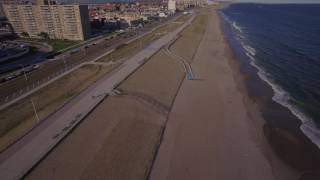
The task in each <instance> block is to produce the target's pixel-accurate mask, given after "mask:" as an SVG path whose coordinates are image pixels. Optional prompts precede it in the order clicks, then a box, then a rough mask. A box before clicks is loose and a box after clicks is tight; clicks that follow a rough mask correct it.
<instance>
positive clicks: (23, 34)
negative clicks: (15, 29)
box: [21, 32, 30, 38]
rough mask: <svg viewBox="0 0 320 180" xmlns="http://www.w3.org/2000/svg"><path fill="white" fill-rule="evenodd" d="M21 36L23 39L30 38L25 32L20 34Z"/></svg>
mask: <svg viewBox="0 0 320 180" xmlns="http://www.w3.org/2000/svg"><path fill="white" fill-rule="evenodd" d="M21 36H23V37H25V38H28V37H30V36H29V34H28V33H27V32H22V33H21Z"/></svg>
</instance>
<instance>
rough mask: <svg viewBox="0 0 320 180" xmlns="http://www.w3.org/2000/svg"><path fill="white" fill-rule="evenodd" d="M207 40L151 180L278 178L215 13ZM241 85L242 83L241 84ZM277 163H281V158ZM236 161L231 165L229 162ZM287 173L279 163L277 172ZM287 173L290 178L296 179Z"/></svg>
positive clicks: (179, 99) (181, 94)
mask: <svg viewBox="0 0 320 180" xmlns="http://www.w3.org/2000/svg"><path fill="white" fill-rule="evenodd" d="M209 16H210V18H209V23H208V26H207V30H206V32H205V34H204V40H203V41H202V42H201V44H200V47H201V48H199V50H198V52H197V54H196V56H195V59H194V61H192V68H193V72H194V74H195V77H196V79H195V80H194V81H186V80H185V81H184V82H183V84H182V86H181V89H180V91H179V93H178V95H177V98H176V100H175V102H174V105H173V108H172V110H171V112H170V114H169V118H168V122H167V125H166V128H165V132H164V135H163V138H162V139H163V141H162V143H161V146H160V148H159V151H158V154H157V157H156V160H155V162H154V165H153V169H152V172H151V176H150V177H151V179H152V180H157V179H159V180H160V179H161V180H162V179H212V178H213V179H224V180H228V179H230V180H231V179H260V180H262V179H265V180H269V179H270V180H271V179H278V178H275V177H280V175H278V174H277V173H275V172H274V166H272V165H273V164H271V163H270V158H269V157H268V153H269V152H270V151H269V149H266V148H265V144H264V142H262V141H261V138H263V131H262V128H259V127H258V125H259V124H258V123H255V122H254V123H253V122H252V121H253V120H255V119H254V118H255V117H256V113H255V112H256V111H255V109H251V106H249V105H248V103H247V102H248V101H246V99H248V98H247V96H245V93H244V92H243V91H242V90H243V88H242V87H244V86H239V83H238V82H236V81H237V80H239V79H235V76H237V74H235V73H236V72H238V71H236V69H235V68H234V67H231V64H230V62H235V61H234V59H233V58H234V56H233V53H232V51H231V49H230V48H229V46H228V44H227V42H226V41H225V38H224V35H223V31H221V24H220V23H219V22H220V19H219V17H218V12H217V8H210V12H209ZM240 85H241V84H240ZM276 160H277V159H276ZM230 162H232V163H230ZM279 167H280V168H285V166H284V165H282V164H280V165H279V166H277V167H276V168H279ZM285 170H286V172H285V173H286V174H285V175H281V177H286V179H288V180H289V179H290V180H293V178H292V177H294V176H295V175H296V174H292V173H289V172H290V170H287V169H285Z"/></svg>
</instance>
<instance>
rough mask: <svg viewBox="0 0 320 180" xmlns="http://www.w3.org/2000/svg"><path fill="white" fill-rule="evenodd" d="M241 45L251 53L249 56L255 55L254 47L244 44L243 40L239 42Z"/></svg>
mask: <svg viewBox="0 0 320 180" xmlns="http://www.w3.org/2000/svg"><path fill="white" fill-rule="evenodd" d="M241 45H242V47H243V48H244V49H245V50H246V51H247V52H248V53H249V54H250V55H251V56H255V55H256V49H254V48H253V47H251V46H249V45H246V44H244V43H243V42H242V43H241Z"/></svg>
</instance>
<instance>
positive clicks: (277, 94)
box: [243, 46, 320, 148]
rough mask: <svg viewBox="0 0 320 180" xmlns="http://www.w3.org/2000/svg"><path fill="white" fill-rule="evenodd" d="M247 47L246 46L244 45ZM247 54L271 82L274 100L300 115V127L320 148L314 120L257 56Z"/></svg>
mask: <svg viewBox="0 0 320 180" xmlns="http://www.w3.org/2000/svg"><path fill="white" fill-rule="evenodd" d="M243 48H244V49H245V47H244V46H243ZM245 50H246V49H245ZM246 55H247V56H248V57H249V58H250V60H251V62H250V65H252V66H254V67H255V68H256V69H257V70H258V76H259V77H260V79H262V80H263V81H265V82H266V83H267V84H269V85H270V86H271V88H272V90H273V92H274V95H273V97H272V100H273V101H275V102H277V103H278V104H280V105H282V106H284V107H286V108H288V109H289V110H290V111H291V113H292V114H294V115H295V116H296V117H298V118H299V119H300V120H301V121H302V125H301V126H300V129H301V130H302V132H303V133H304V134H305V135H306V136H307V137H308V138H309V139H310V140H311V141H312V142H313V143H314V144H316V145H317V146H318V148H320V130H319V129H318V128H317V126H316V125H315V123H314V122H313V120H312V119H311V118H310V117H308V116H307V115H306V114H304V113H303V112H301V110H300V109H299V108H298V107H297V106H295V105H294V104H292V103H290V99H291V97H290V94H289V93H288V92H286V91H285V90H283V89H282V88H281V87H280V86H279V85H277V84H276V83H275V82H274V81H273V80H272V78H271V76H270V75H269V74H268V73H266V71H265V70H264V69H263V68H261V67H259V66H258V65H257V64H256V60H255V58H254V57H253V56H252V55H251V54H250V53H249V52H248V51H247V52H246Z"/></svg>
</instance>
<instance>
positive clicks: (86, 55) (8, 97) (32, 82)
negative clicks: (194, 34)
mask: <svg viewBox="0 0 320 180" xmlns="http://www.w3.org/2000/svg"><path fill="white" fill-rule="evenodd" d="M178 17H180V16H175V17H174V18H171V19H170V20H167V22H165V23H163V24H161V25H158V26H155V27H152V28H151V29H149V28H146V29H144V32H142V33H141V34H138V36H135V37H132V38H123V39H120V38H121V37H117V38H114V39H111V40H108V41H105V37H104V38H103V39H96V40H95V41H88V42H87V43H86V44H88V43H91V44H93V43H96V45H92V46H90V47H89V48H84V46H85V45H86V44H83V45H82V47H79V48H81V51H79V52H77V53H75V54H72V55H67V54H69V52H70V51H68V52H66V53H64V54H62V55H60V56H59V59H55V60H53V61H51V62H44V64H43V65H42V66H43V67H40V68H39V70H36V71H37V72H31V73H30V74H28V80H27V81H26V80H25V78H24V77H23V76H20V77H18V78H17V79H14V80H12V81H8V82H6V83H3V84H1V86H2V87H1V89H0V110H1V109H4V108H6V107H8V106H10V105H11V104H13V103H15V102H17V101H19V100H20V99H22V98H24V97H26V96H28V95H30V94H32V93H33V92H35V91H37V90H38V89H40V88H42V87H44V86H46V85H48V84H49V83H51V82H53V81H54V80H56V79H59V78H60V77H62V76H63V75H66V74H68V73H70V72H71V71H72V70H75V69H77V68H79V67H80V66H81V65H82V64H83V63H86V62H93V61H96V60H97V59H100V58H102V57H103V56H106V55H107V54H108V53H110V52H112V51H113V50H114V49H116V47H118V46H119V45H121V44H124V43H126V44H128V43H130V42H132V41H134V40H136V39H139V38H141V37H142V36H145V35H146V34H149V33H152V32H153V31H154V30H156V29H157V28H159V27H161V26H164V25H166V24H167V23H171V22H172V21H174V20H175V19H176V18H178ZM147 30H148V31H147ZM106 52H107V53H106ZM64 62H65V63H64ZM47 64H48V67H47ZM51 67H52V68H51ZM55 69H56V70H55ZM1 99H2V100H1Z"/></svg>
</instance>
